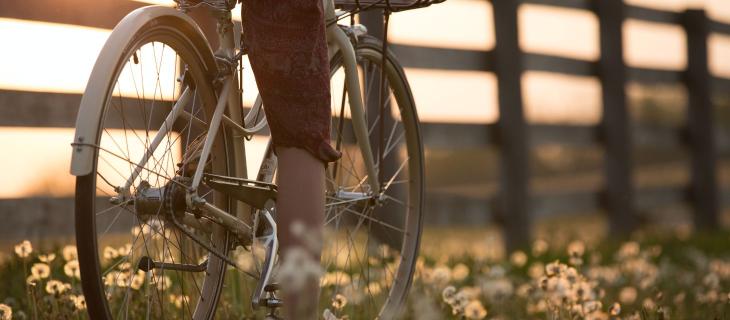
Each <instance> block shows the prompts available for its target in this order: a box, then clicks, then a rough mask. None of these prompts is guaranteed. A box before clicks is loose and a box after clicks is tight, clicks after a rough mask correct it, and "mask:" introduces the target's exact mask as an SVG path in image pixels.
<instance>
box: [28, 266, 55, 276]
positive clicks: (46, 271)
mask: <svg viewBox="0 0 730 320" xmlns="http://www.w3.org/2000/svg"><path fill="white" fill-rule="evenodd" d="M30 274H31V275H32V276H33V277H34V278H35V279H39V280H40V279H45V278H48V277H49V276H50V275H51V268H50V267H49V266H48V265H47V264H45V263H34V264H33V266H32V267H30Z"/></svg>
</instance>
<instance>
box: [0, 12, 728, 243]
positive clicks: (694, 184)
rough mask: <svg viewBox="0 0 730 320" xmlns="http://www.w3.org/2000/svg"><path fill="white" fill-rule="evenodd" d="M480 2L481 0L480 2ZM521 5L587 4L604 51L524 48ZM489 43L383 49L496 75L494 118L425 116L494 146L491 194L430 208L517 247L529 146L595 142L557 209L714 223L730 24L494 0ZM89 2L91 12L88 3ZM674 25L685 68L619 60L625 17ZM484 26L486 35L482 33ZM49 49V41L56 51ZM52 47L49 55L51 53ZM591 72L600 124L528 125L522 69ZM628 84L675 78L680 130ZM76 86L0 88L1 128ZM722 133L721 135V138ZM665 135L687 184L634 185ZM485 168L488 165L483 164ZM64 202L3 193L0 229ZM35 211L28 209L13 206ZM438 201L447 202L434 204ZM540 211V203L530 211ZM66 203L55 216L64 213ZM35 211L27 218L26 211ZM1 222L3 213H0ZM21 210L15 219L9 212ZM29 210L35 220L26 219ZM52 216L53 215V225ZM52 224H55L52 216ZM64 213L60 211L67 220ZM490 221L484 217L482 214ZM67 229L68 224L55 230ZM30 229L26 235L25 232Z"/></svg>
mask: <svg viewBox="0 0 730 320" xmlns="http://www.w3.org/2000/svg"><path fill="white" fill-rule="evenodd" d="M485 1H486V0H485ZM522 3H529V4H540V5H549V6H556V7H563V8H571V9H579V10H588V11H591V12H593V13H595V15H596V16H597V17H598V21H599V26H600V53H601V54H600V59H598V60H597V61H584V60H577V59H571V58H564V57H558V56H551V55H545V54H536V53H526V52H523V51H522V50H521V49H520V47H519V42H518V18H517V17H518V16H517V9H518V6H519V5H520V4H522ZM142 5H143V4H141V3H137V2H132V1H118V0H117V1H115V0H100V1H96V2H95V3H94V4H93V6H92V5H89V4H88V3H87V2H85V1H82V0H67V1H60V2H58V1H52V0H35V1H26V2H14V1H5V2H0V17H8V18H16V19H27V20H39V21H48V22H57V23H65V24H74V25H82V26H91V27H100V28H112V27H113V26H114V25H115V24H116V23H117V22H118V21H119V20H120V19H121V18H122V17H123V16H124V15H125V14H126V13H127V12H129V11H131V10H132V9H134V8H136V7H139V6H142ZM492 6H493V12H494V23H495V25H494V29H495V35H496V46H495V48H494V49H493V50H490V51H480V50H457V49H447V48H438V47H422V46H411V45H402V44H398V43H395V44H392V45H391V48H392V49H393V50H394V52H395V53H396V55H397V56H399V58H400V59H401V60H402V61H403V63H404V65H405V66H406V67H415V68H425V69H442V70H477V71H488V72H493V73H495V74H496V76H497V79H498V99H499V114H500V117H499V121H498V122H497V123H495V124H445V123H428V122H427V123H423V135H424V140H425V143H426V146H427V147H429V148H486V147H497V148H498V149H499V151H500V159H501V160H500V174H501V177H500V179H499V182H498V190H499V191H498V193H497V196H495V197H494V198H493V199H491V200H489V201H484V200H474V199H467V198H463V199H461V198H458V197H457V198H454V197H445V198H444V197H440V196H438V195H435V194H434V195H429V200H428V207H427V210H429V211H432V212H442V211H443V210H446V211H452V210H455V208H458V209H459V210H466V211H470V212H472V214H473V215H476V216H479V215H481V216H486V214H485V213H484V209H485V208H488V209H489V210H490V211H491V212H493V213H494V216H495V218H496V219H495V220H496V221H499V222H500V223H501V224H502V225H503V227H504V230H505V232H504V233H505V236H506V237H505V239H506V242H507V245H508V247H509V248H516V247H518V246H521V245H523V244H525V243H526V242H527V241H528V239H529V237H530V230H531V228H530V226H531V221H533V219H532V217H531V214H534V213H535V212H536V209H535V207H537V206H539V205H540V204H544V203H545V202H550V201H551V199H550V197H549V196H544V195H530V194H529V192H528V182H529V179H530V177H531V175H530V171H529V169H528V167H529V151H530V148H532V147H534V146H537V145H540V144H546V143H560V144H568V145H581V146H585V145H597V146H601V147H602V148H603V149H604V150H605V152H604V157H605V159H604V163H605V165H604V166H605V168H604V176H605V179H604V180H605V183H604V188H603V190H602V191H600V192H598V193H593V192H585V193H581V194H575V195H570V196H569V197H565V198H564V199H562V200H563V201H562V202H561V204H560V205H558V207H560V208H565V207H566V206H567V207H571V208H572V207H585V208H604V209H605V210H604V211H605V212H607V214H608V220H609V221H610V229H611V232H612V233H614V234H624V235H625V234H627V233H629V232H630V231H632V230H633V229H635V228H636V227H637V226H638V225H639V223H640V217H639V215H638V214H637V212H636V211H637V210H636V206H637V202H639V201H640V199H639V198H641V197H643V196H645V195H655V196H656V195H657V194H661V195H660V198H661V199H663V200H662V201H687V202H689V203H690V204H691V205H692V207H693V208H694V212H695V214H694V220H695V224H696V225H697V226H698V227H700V228H713V227H715V226H717V222H718V212H719V211H720V206H721V199H720V194H721V190H720V188H719V186H718V182H717V178H716V177H717V172H716V170H717V169H716V168H717V167H716V162H717V158H718V156H717V154H718V150H730V145H729V143H728V142H727V139H726V138H724V137H725V136H727V134H725V133H721V134H720V135H718V134H717V133H716V131H718V130H716V128H715V126H714V125H713V108H714V107H713V100H712V98H711V96H712V93H713V92H730V79H725V78H718V77H713V76H712V75H710V73H709V70H708V61H707V60H708V59H707V56H708V45H707V37H708V35H709V34H710V33H723V34H726V35H730V25H728V24H723V23H718V22H715V21H711V20H709V19H708V18H707V16H706V14H705V12H704V11H701V10H688V11H686V12H682V13H676V12H668V11H661V10H654V9H647V8H641V7H635V6H630V5H626V4H624V3H623V2H622V1H618V0H593V1H589V0H524V1H518V0H498V1H493V3H492ZM92 7H93V10H90V9H91V8H92ZM627 18H632V19H639V20H643V21H650V22H657V23H665V24H674V25H681V26H682V27H683V28H684V30H685V31H686V34H687V61H688V63H687V69H686V70H684V71H669V70H658V69H649V68H637V67H629V66H627V65H626V63H625V62H624V60H623V51H624V49H623V39H622V35H623V32H622V23H623V21H624V20H625V19H627ZM362 19H363V21H364V22H365V23H366V24H367V25H368V26H369V29H370V30H371V33H374V34H379V30H382V29H381V28H380V25H379V24H378V23H379V20H378V19H379V17H378V16H377V14H368V15H364V16H363V18H362ZM484 32H487V30H485V31H484ZM52 49H53V48H49V50H52ZM49 54H50V55H52V52H50V51H49ZM530 70H531V71H544V72H552V73H557V74H569V75H577V76H588V77H597V78H598V79H600V83H601V86H602V105H603V112H602V114H603V117H602V119H601V122H600V124H599V125H596V126H578V125H570V126H568V125H534V124H529V123H527V121H526V120H525V115H524V108H523V104H524V103H523V97H522V92H521V83H520V82H521V75H522V73H523V72H524V71H530ZM628 81H636V82H640V83H647V84H663V83H674V84H676V83H683V84H684V85H685V86H686V88H687V92H688V95H689V107H688V113H687V115H686V119H687V120H686V126H685V129H683V130H680V131H678V132H676V131H675V132H666V130H665V131H661V130H660V131H656V130H651V129H648V128H642V127H634V126H632V124H631V122H630V119H629V113H628V107H627V93H626V85H627V82H628ZM79 101H80V95H78V94H58V93H31V92H23V91H9V90H0V115H2V116H0V126H5V127H13V126H18V127H21V126H22V127H66V128H71V127H73V126H74V122H75V116H76V111H77V108H78V102H79ZM719 138H720V139H719ZM645 140H646V141H650V142H652V143H653V142H656V141H662V143H667V144H670V145H682V146H684V147H686V148H687V150H689V153H690V155H691V180H690V181H691V183H690V185H689V186H687V188H686V189H682V190H675V189H669V190H665V189H666V188H665V189H661V190H660V189H657V190H642V192H637V190H636V189H637V188H636V187H635V186H634V184H633V183H632V174H633V172H632V171H633V169H634V166H633V165H632V161H633V160H632V151H633V150H634V146H635V145H638V144H639V143H641V142H642V141H645ZM485 165H486V164H485ZM71 200H72V199H54V198H33V199H7V200H2V201H0V212H2V213H3V214H4V215H10V214H13V215H21V214H23V215H25V218H24V220H23V221H24V222H25V223H22V222H20V221H18V224H13V223H7V224H4V225H5V226H8V227H7V228H3V227H0V232H2V233H4V234H11V235H13V234H17V233H18V232H24V231H22V228H18V225H33V226H35V227H36V228H38V226H43V225H44V222H45V223H63V222H61V221H56V220H63V219H57V218H48V217H46V216H47V214H48V212H45V213H43V211H44V210H46V211H47V210H49V208H52V209H53V211H54V212H55V213H54V214H55V217H58V216H59V215H62V216H65V217H67V218H68V217H69V214H71V212H72V201H71ZM23 208H32V210H33V212H32V213H27V214H26V213H20V212H21V211H23ZM441 208H443V209H441ZM537 211H539V210H537ZM61 212H62V213H61ZM28 217H31V218H28ZM4 219H5V218H4ZM11 219H18V220H19V219H20V218H11ZM28 219H31V221H28ZM49 221H50V222H49ZM53 221H56V222H53ZM64 221H66V222H68V219H66V220H64ZM483 221H484V222H486V221H487V220H486V218H485V219H484V220H483ZM49 230H51V231H55V230H58V231H55V232H57V233H58V232H61V233H65V232H67V230H68V226H66V227H61V228H58V227H57V226H55V225H54V227H53V228H51V229H48V228H47V229H46V230H45V231H43V230H40V229H36V230H35V232H34V233H36V234H47V233H46V232H47V231H49ZM62 230H66V231H62ZM31 236H32V235H31Z"/></svg>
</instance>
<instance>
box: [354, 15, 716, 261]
mask: <svg viewBox="0 0 730 320" xmlns="http://www.w3.org/2000/svg"><path fill="white" fill-rule="evenodd" d="M491 2H492V6H493V13H494V29H495V35H496V45H495V48H494V49H493V50H491V51H478V50H455V49H444V48H432V47H428V48H426V47H415V46H406V45H398V44H395V45H393V46H392V48H393V50H394V51H395V53H396V55H398V56H399V58H400V59H401V60H402V61H404V62H405V65H406V67H417V68H428V69H445V70H479V71H489V72H494V73H495V74H496V76H497V79H498V96H499V120H498V122H497V123H496V124H494V125H444V124H435V123H425V124H424V132H425V134H424V135H425V138H426V139H425V140H426V143H427V145H432V142H433V141H434V140H437V141H438V140H441V141H443V139H447V140H448V141H449V142H448V143H449V145H451V146H452V147H453V146H454V143H455V144H458V145H460V146H463V147H465V146H469V147H474V146H482V147H487V146H496V147H498V148H499V150H500V159H501V161H500V171H501V177H500V180H499V191H498V193H497V196H496V197H495V198H494V199H492V201H493V202H492V205H491V207H492V208H494V209H495V210H494V211H495V212H494V213H495V214H496V217H497V219H496V220H497V221H499V222H501V224H502V225H503V228H504V235H505V240H506V243H507V246H508V248H516V247H518V246H521V245H524V244H525V243H527V240H528V239H529V236H530V235H529V232H530V230H531V228H530V222H531V221H532V219H531V217H530V212H531V210H530V207H529V204H531V203H535V202H536V197H535V196H534V195H533V196H532V197H531V195H530V194H529V192H528V182H529V179H530V174H529V168H528V162H529V161H528V158H529V149H530V147H531V146H535V145H537V144H540V143H546V142H547V143H566V142H567V143H571V142H572V143H574V144H575V143H577V144H581V145H586V144H593V145H599V146H601V147H602V148H603V149H604V177H605V178H604V181H605V183H604V187H603V190H602V191H600V192H598V193H597V194H585V195H582V197H581V195H573V197H574V198H573V201H572V202H573V204H576V205H580V204H581V201H580V200H578V199H584V200H585V199H586V197H588V198H589V200H588V202H592V203H593V204H595V205H597V206H600V207H602V208H604V209H605V210H604V211H605V212H607V214H608V221H609V227H610V233H611V234H614V235H626V234H628V233H629V232H631V231H632V230H634V229H635V228H636V227H637V226H638V225H639V223H640V220H641V218H640V217H639V214H637V212H636V203H637V190H636V188H635V186H634V184H633V183H632V174H633V172H632V171H633V167H634V165H633V158H632V151H633V149H634V145H636V144H637V141H636V140H637V138H640V139H641V138H644V140H647V137H648V140H649V141H651V142H654V141H656V140H657V139H658V140H663V141H667V140H670V142H669V144H673V143H678V144H681V145H682V146H684V147H686V148H687V149H688V151H689V153H690V158H691V161H690V162H691V170H690V172H691V179H690V184H689V186H687V187H686V188H685V189H683V190H645V191H646V192H645V193H646V194H647V195H648V194H651V193H653V194H654V195H656V194H657V193H664V194H667V195H665V196H664V199H665V200H669V201H672V200H675V201H687V202H689V203H690V204H691V206H692V207H693V209H694V210H693V211H694V224H695V226H696V227H698V228H700V229H707V228H716V227H717V225H718V216H719V211H720V209H721V208H720V205H721V203H720V199H719V197H720V195H721V190H719V187H718V182H717V172H716V171H717V155H718V148H722V149H723V150H727V149H728V146H727V145H726V143H724V142H725V139H716V131H720V134H721V135H725V136H726V135H727V132H722V131H724V130H715V125H714V123H713V120H714V119H713V112H714V105H713V100H712V94H713V91H714V92H722V93H727V94H730V79H727V78H718V77H713V76H712V75H711V74H710V72H709V67H708V42H707V40H708V36H709V35H710V34H711V33H721V34H725V35H730V24H724V23H719V22H716V21H712V20H710V19H708V17H707V15H706V13H705V11H703V10H687V11H684V12H670V11H662V10H655V9H649V8H643V7H637V6H631V5H627V4H624V3H623V1H619V0H593V1H590V0H522V1H519V0H496V1H491ZM523 3H525V4H539V5H547V6H553V7H561V8H569V9H579V10H587V11H590V12H593V13H594V14H595V15H596V17H597V18H598V21H599V30H600V36H599V38H600V58H599V59H598V60H597V61H585V60H578V59H571V58H564V57H558V56H551V55H544V54H535V53H526V52H523V51H522V50H521V49H520V47H519V41H518V13H517V12H518V7H519V6H520V5H521V4H523ZM628 18H631V19H638V20H642V21H649V22H654V23H662V24H673V25H680V26H681V27H682V28H683V29H684V31H685V33H686V39H687V52H686V54H687V69H686V70H683V71H670V70H660V69H650V68H638V67H629V66H627V65H626V63H625V61H624V58H623V57H624V48H623V43H624V42H623V34H624V32H623V22H624V21H625V20H626V19H628ZM377 20H378V19H377V17H372V18H370V20H367V21H368V23H370V25H371V26H373V27H374V28H373V29H375V30H379V28H378V26H377ZM380 30H382V28H380ZM524 71H544V72H551V73H558V74H568V75H576V76H589V77H598V79H599V80H600V83H601V87H602V119H601V121H600V124H599V125H596V126H549V125H540V126H535V125H530V124H528V123H527V122H526V120H525V116H524V111H523V110H524V108H523V99H522V92H521V91H522V88H521V75H522V73H523V72H524ZM628 81H635V82H639V83H646V84H665V83H669V84H675V83H682V84H684V85H685V87H686V89H687V92H688V98H689V99H688V101H689V105H688V108H687V110H688V111H687V114H686V123H685V125H684V128H683V129H681V130H679V131H675V132H651V130H648V129H645V128H640V127H636V128H634V127H633V126H632V124H631V122H630V119H629V112H628V107H627V93H626V87H627V83H628ZM455 137H459V138H458V139H457V138H455ZM463 137H469V138H467V139H466V141H464V140H463ZM555 137H557V138H558V140H555V139H551V138H555ZM568 137H569V140H572V141H565V138H568ZM456 140H460V142H456ZM718 140H721V141H720V142H722V143H718ZM642 191H644V190H642ZM576 196H577V197H576ZM591 198H592V199H591ZM583 202H585V201H583ZM452 204H453V202H452ZM584 206H585V204H584ZM588 206H592V204H589V205H588ZM462 208H463V207H462Z"/></svg>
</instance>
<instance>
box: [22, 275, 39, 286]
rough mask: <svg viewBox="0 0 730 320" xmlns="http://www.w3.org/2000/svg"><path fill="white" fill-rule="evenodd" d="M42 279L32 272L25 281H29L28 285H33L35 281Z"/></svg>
mask: <svg viewBox="0 0 730 320" xmlns="http://www.w3.org/2000/svg"><path fill="white" fill-rule="evenodd" d="M40 280H41V279H40V278H38V277H36V276H34V275H32V274H31V275H29V276H28V277H27V278H25V283H27V284H28V285H31V286H35V283H36V282H37V281H40Z"/></svg>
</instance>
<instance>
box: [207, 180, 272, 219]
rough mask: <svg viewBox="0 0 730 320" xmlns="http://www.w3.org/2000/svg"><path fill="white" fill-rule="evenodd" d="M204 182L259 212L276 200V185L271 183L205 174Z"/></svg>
mask: <svg viewBox="0 0 730 320" xmlns="http://www.w3.org/2000/svg"><path fill="white" fill-rule="evenodd" d="M203 182H205V184H206V185H207V186H209V187H211V188H212V189H215V190H217V191H220V192H222V193H224V194H226V195H228V196H230V197H232V198H234V199H236V200H239V201H241V202H243V203H246V204H248V205H250V206H251V207H253V208H255V209H259V210H262V209H264V208H266V204H267V202H269V201H270V200H271V201H275V200H276V195H277V191H276V185H275V184H271V183H265V182H261V181H256V180H248V179H241V178H236V177H227V176H219V175H215V174H205V175H204V176H203Z"/></svg>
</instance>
